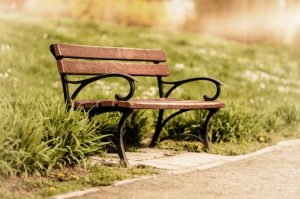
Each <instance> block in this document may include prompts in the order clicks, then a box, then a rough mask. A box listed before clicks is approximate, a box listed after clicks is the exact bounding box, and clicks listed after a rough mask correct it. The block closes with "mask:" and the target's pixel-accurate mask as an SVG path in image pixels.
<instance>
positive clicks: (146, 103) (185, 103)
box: [69, 98, 225, 109]
mask: <svg viewBox="0 0 300 199" xmlns="http://www.w3.org/2000/svg"><path fill="white" fill-rule="evenodd" d="M72 102H73V103H74V106H75V107H80V108H81V107H84V108H99V107H115V106H116V105H117V106H118V107H123V108H131V109H206V108H224V107H225V103H224V102H216V101H203V100H181V99H176V98H159V99H132V100H129V101H116V100H73V101H70V102H69V104H71V103H72Z"/></svg>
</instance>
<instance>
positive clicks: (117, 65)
mask: <svg viewBox="0 0 300 199" xmlns="http://www.w3.org/2000/svg"><path fill="white" fill-rule="evenodd" d="M50 51H51V53H52V54H53V56H54V57H55V59H56V60H57V66H58V71H59V73H60V75H61V81H62V88H63V93H64V99H65V102H66V103H67V105H68V106H70V105H71V104H73V106H74V107H75V108H84V109H86V110H89V113H90V114H91V115H96V114H100V113H105V112H110V111H119V112H122V113H123V115H122V117H121V119H120V122H119V125H118V129H117V132H116V134H115V136H116V138H117V143H116V145H117V151H118V155H119V157H120V160H121V164H122V165H123V166H127V167H129V166H130V164H129V162H128V160H127V157H126V154H125V149H124V144H123V127H124V124H125V122H126V120H127V118H128V117H129V116H130V115H131V114H132V113H133V112H134V111H135V110H136V109H159V115H158V120H157V124H156V128H155V133H154V135H153V139H152V142H151V145H152V146H154V145H155V144H156V143H157V140H158V138H159V134H160V132H161V131H162V128H163V127H164V125H165V124H166V123H167V122H168V121H169V120H170V119H171V118H173V117H175V116H176V115H178V114H180V113H183V112H186V111H189V110H197V109H206V110H209V113H208V115H207V117H206V120H205V123H204V132H203V135H202V136H201V137H198V136H195V135H191V134H180V135H173V136H170V137H166V138H164V139H173V138H176V137H191V138H194V139H197V140H199V141H201V142H202V143H203V144H204V147H205V148H206V149H207V150H210V140H209V137H208V124H209V121H210V119H211V117H212V116H213V115H214V114H215V113H216V112H217V111H218V110H219V109H220V108H223V107H225V103H223V102H216V101H214V100H215V99H217V98H218V97H219V95H220V92H221V85H223V84H222V82H220V81H218V80H216V79H212V78H207V77H196V78H191V79H186V80H181V81H176V82H167V81H164V80H163V79H162V77H166V76H169V75H170V72H169V68H168V65H166V64H160V62H166V61H167V56H166V53H165V51H163V50H148V49H135V48H115V47H97V46H84V45H73V44H61V43H56V44H52V45H51V46H50ZM64 58H72V59H64ZM74 58H75V59H80V60H74ZM82 59H89V60H82ZM91 60H119V61H120V60H122V61H132V62H133V61H139V62H135V63H128V62H115V61H114V62H112V61H91ZM142 61H145V62H142ZM141 62H142V63H141ZM146 62H148V63H146ZM149 62H153V63H149ZM67 75H93V77H91V78H88V79H83V80H79V81H70V80H68V78H67ZM133 76H152V77H156V78H157V81H158V90H159V97H158V98H156V99H131V97H132V96H133V94H134V92H135V82H137V81H138V80H137V79H136V78H135V77H133ZM108 77H116V78H124V79H126V80H127V81H128V83H129V86H130V91H129V93H128V95H127V96H125V97H123V96H121V95H120V94H116V95H115V100H107V99H105V100H102V99H99V100H75V98H76V96H77V95H78V93H79V92H80V91H81V90H82V89H83V88H84V87H85V86H87V85H88V84H90V83H92V82H94V81H97V80H100V79H104V78H108ZM197 80H207V81H210V82H212V83H214V84H215V86H216V94H215V96H214V97H209V96H207V95H204V100H182V99H175V98H168V97H169V95H170V94H171V92H172V91H173V90H174V89H176V88H177V87H178V86H180V85H182V84H185V83H188V82H193V81H197ZM68 84H79V86H78V88H77V89H76V90H75V91H74V93H73V94H72V95H71V96H70V94H69V88H68ZM164 84H170V85H173V86H172V87H171V88H170V90H168V91H167V92H166V94H165V92H164V89H163V85H164ZM165 109H179V111H177V112H175V113H174V114H172V115H171V116H169V117H168V118H166V119H165V120H164V121H163V114H164V110H165ZM162 140H163V139H161V141H162Z"/></svg>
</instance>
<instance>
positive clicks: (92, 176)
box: [0, 164, 157, 199]
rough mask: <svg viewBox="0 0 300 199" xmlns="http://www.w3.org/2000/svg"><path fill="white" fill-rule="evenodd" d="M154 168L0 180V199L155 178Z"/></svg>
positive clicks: (91, 169)
mask: <svg viewBox="0 0 300 199" xmlns="http://www.w3.org/2000/svg"><path fill="white" fill-rule="evenodd" d="M154 174H157V172H156V171H155V170H154V169H153V167H148V166H144V165H138V166H134V167H132V168H122V167H120V166H119V165H118V164H111V165H108V166H97V165H94V166H90V165H88V168H87V169H84V168H83V167H79V166H75V167H65V166H64V167H62V168H59V169H53V170H52V171H51V172H50V174H49V176H47V177H42V178H34V177H32V176H29V177H28V178H25V179H22V178H20V177H12V178H5V177H2V178H0V195H1V197H3V198H7V199H10V198H22V199H27V198H36V199H38V198H45V197H49V196H53V195H58V194H63V193H66V192H69V191H72V190H76V189H83V188H91V187H96V186H107V185H110V184H111V183H112V182H114V181H116V180H124V179H129V178H134V177H137V176H142V175H154Z"/></svg>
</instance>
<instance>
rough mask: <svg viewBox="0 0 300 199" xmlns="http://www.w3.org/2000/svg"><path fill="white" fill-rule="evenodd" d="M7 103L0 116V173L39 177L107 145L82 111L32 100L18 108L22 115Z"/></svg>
mask: <svg viewBox="0 0 300 199" xmlns="http://www.w3.org/2000/svg"><path fill="white" fill-rule="evenodd" d="M7 105H8V106H7V107H8V108H7V112H6V113H4V114H3V115H1V116H3V117H1V118H0V119H1V121H3V122H2V123H1V124H0V125H1V126H0V134H1V135H2V136H1V139H0V159H1V161H0V168H1V169H0V175H16V174H17V175H23V176H27V175H28V173H33V174H35V175H37V176H40V175H42V174H44V173H46V172H49V171H50V170H51V168H52V167H54V166H59V165H66V164H68V165H74V164H82V163H83V164H85V159H84V158H85V157H88V156H91V155H94V154H99V153H101V148H102V146H103V145H105V144H106V142H101V139H102V138H104V137H106V136H107V135H101V134H100V133H99V132H96V130H97V126H96V122H95V121H94V120H90V119H89V118H88V113H85V112H82V111H81V110H76V111H75V110H73V109H71V110H70V111H67V110H66V108H65V106H63V105H61V104H54V103H49V104H45V103H44V102H32V103H30V104H28V106H27V107H26V106H23V107H22V106H21V107H17V108H21V110H22V111H25V113H26V114H22V111H20V110H19V111H20V112H19V111H18V110H12V109H14V108H13V106H10V104H9V103H8V104H7ZM29 107H30V110H26V109H27V108H29ZM2 111H5V110H3V109H2ZM9 112H15V115H9ZM24 115H26V116H24Z"/></svg>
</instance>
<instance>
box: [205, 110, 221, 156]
mask: <svg viewBox="0 0 300 199" xmlns="http://www.w3.org/2000/svg"><path fill="white" fill-rule="evenodd" d="M219 110H220V109H219V108H215V109H209V113H208V115H207V117H206V119H205V122H204V140H203V141H204V143H203V144H204V147H205V149H207V150H209V151H210V150H211V146H210V142H209V137H208V125H209V121H210V119H211V118H212V116H213V115H214V114H215V113H216V112H218V111H219Z"/></svg>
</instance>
